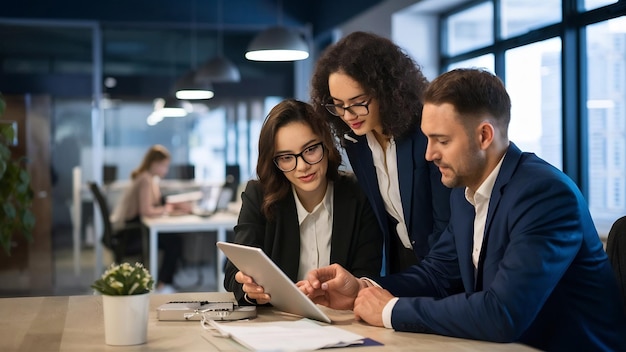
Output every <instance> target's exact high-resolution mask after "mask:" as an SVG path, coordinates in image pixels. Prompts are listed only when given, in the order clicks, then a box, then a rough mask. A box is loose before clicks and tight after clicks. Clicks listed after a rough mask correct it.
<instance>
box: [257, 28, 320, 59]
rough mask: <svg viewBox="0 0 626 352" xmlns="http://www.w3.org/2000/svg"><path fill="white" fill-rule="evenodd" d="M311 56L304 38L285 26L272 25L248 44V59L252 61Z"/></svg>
mask: <svg viewBox="0 0 626 352" xmlns="http://www.w3.org/2000/svg"><path fill="white" fill-rule="evenodd" d="M308 57H309V48H308V45H307V43H306V42H305V41H304V39H303V38H302V37H301V36H300V35H299V34H297V33H295V32H293V31H290V30H289V29H287V28H285V27H280V26H278V27H271V28H269V29H266V30H265V31H263V32H261V33H260V34H258V35H257V36H256V37H255V38H254V39H253V40H252V42H251V43H250V45H249V46H248V52H247V53H246V59H248V60H252V61H296V60H304V59H306V58H308Z"/></svg>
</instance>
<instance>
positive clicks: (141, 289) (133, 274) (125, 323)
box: [91, 263, 154, 345]
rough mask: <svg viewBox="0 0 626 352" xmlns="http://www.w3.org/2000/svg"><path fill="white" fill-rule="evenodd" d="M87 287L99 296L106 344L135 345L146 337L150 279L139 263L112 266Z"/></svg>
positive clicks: (151, 282)
mask: <svg viewBox="0 0 626 352" xmlns="http://www.w3.org/2000/svg"><path fill="white" fill-rule="evenodd" d="M91 287H92V288H93V289H95V290H96V291H97V292H99V293H101V294H102V309H103V312H104V340H105V343H106V344H107V345H138V344H142V343H146V341H147V337H148V315H149V314H148V313H149V306H150V291H152V289H153V288H154V279H152V275H150V272H148V270H147V269H146V268H144V267H143V265H142V264H141V263H135V265H131V264H129V263H122V264H115V263H114V264H112V265H111V266H110V267H109V268H108V269H107V270H106V271H105V272H104V274H102V277H100V278H99V279H98V280H96V281H95V282H94V283H93V284H92V285H91Z"/></svg>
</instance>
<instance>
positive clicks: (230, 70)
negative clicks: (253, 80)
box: [196, 0, 241, 82]
mask: <svg viewBox="0 0 626 352" xmlns="http://www.w3.org/2000/svg"><path fill="white" fill-rule="evenodd" d="M217 15H218V34H217V55H216V56H215V57H214V58H212V59H210V60H209V61H207V62H206V63H204V64H203V65H202V66H200V68H199V69H198V71H196V82H197V81H200V82H202V81H209V82H239V81H240V80H241V74H240V73H239V69H238V68H237V66H235V64H233V63H232V62H231V61H230V60H228V59H227V58H226V57H224V55H222V48H223V46H224V43H223V42H224V38H223V33H222V1H221V0H220V1H218V3H217Z"/></svg>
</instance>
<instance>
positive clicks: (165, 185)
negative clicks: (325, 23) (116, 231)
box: [70, 166, 221, 278]
mask: <svg viewBox="0 0 626 352" xmlns="http://www.w3.org/2000/svg"><path fill="white" fill-rule="evenodd" d="M85 181H86V180H83V177H82V171H81V168H80V167H78V166H77V167H74V168H73V170H72V203H71V205H70V214H71V218H72V247H73V250H72V252H73V264H74V275H76V276H79V275H80V269H81V267H80V255H81V248H82V243H81V242H82V236H81V232H82V228H83V223H82V221H83V212H82V205H83V202H88V203H91V202H93V197H92V195H91V192H90V191H89V188H88V187H87V184H86V182H85ZM129 185H130V180H118V181H115V182H112V183H110V184H107V185H103V186H101V187H102V191H103V192H104V193H105V198H106V200H107V202H108V204H109V207H111V209H109V210H113V207H114V205H115V204H117V201H118V200H119V199H120V197H121V196H122V193H123V192H124V190H125V189H126V188H127V187H128V186H129ZM219 185H221V184H219V183H214V182H204V183H199V182H196V181H193V180H161V181H160V183H159V187H160V188H161V192H162V193H163V194H164V195H166V194H173V193H184V192H190V191H196V190H201V189H203V188H206V187H213V186H219ZM93 225H94V226H93V230H94V234H93V235H94V236H93V239H92V240H93V246H94V252H95V265H94V278H98V277H100V275H102V271H103V269H104V267H103V254H102V253H103V248H102V247H103V246H102V242H101V241H102V232H103V225H102V220H101V218H100V214H99V213H98V210H97V209H94V217H93Z"/></svg>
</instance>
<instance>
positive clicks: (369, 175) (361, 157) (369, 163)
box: [346, 135, 387, 232]
mask: <svg viewBox="0 0 626 352" xmlns="http://www.w3.org/2000/svg"><path fill="white" fill-rule="evenodd" d="M351 136H352V138H353V139H355V140H356V141H357V142H356V143H353V142H350V141H348V142H346V143H348V144H346V152H347V153H348V156H349V158H350V164H351V165H352V169H353V170H354V173H355V174H356V176H357V178H358V179H359V183H360V184H361V185H362V186H361V188H362V189H363V190H364V192H365V195H366V196H367V198H368V199H369V201H370V204H371V205H372V208H373V210H374V214H376V218H377V219H378V223H379V224H380V225H381V228H382V229H383V231H385V232H386V231H387V211H386V210H385V205H384V203H383V199H382V197H381V195H380V192H379V191H378V177H377V176H376V169H375V168H374V159H373V157H372V151H371V150H370V148H369V145H368V144H367V137H365V136H356V135H351Z"/></svg>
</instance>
